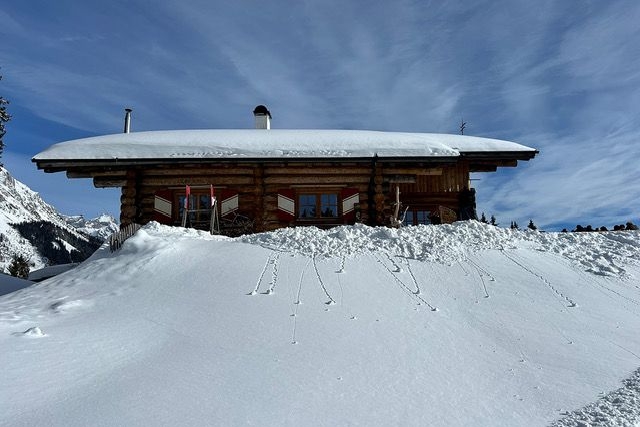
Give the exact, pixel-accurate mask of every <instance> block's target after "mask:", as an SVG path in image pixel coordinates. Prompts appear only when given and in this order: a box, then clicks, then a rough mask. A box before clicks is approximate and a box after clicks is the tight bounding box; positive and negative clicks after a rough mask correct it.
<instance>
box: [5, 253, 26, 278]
mask: <svg viewBox="0 0 640 427" xmlns="http://www.w3.org/2000/svg"><path fill="white" fill-rule="evenodd" d="M9 274H10V275H12V276H13V277H19V278H21V279H26V278H27V277H29V261H28V260H27V259H26V258H25V257H24V256H22V255H14V256H13V259H12V260H11V264H9Z"/></svg>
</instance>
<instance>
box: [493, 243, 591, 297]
mask: <svg viewBox="0 0 640 427" xmlns="http://www.w3.org/2000/svg"><path fill="white" fill-rule="evenodd" d="M500 253H501V254H502V255H504V256H505V257H506V258H507V259H508V260H510V261H511V262H513V263H514V264H515V265H517V266H518V267H520V268H522V269H523V270H524V271H526V272H527V273H530V274H532V275H534V276H536V277H537V278H538V279H540V280H541V281H542V282H543V283H544V284H545V285H547V287H548V288H549V289H551V291H553V292H554V293H555V294H556V295H558V297H560V298H561V299H563V300H565V301H566V302H567V303H568V304H569V305H568V307H577V306H578V304H577V303H576V302H575V301H573V300H572V299H571V298H569V297H568V296H566V295H565V294H563V293H562V292H560V291H559V290H558V289H557V288H556V287H555V286H553V284H552V283H551V282H550V281H549V280H547V278H545V277H544V276H542V275H540V274H538V273H536V272H535V271H533V270H532V269H530V268H529V267H527V266H525V265H524V264H523V263H522V262H520V261H518V260H517V259H516V255H515V254H507V252H506V251H500Z"/></svg>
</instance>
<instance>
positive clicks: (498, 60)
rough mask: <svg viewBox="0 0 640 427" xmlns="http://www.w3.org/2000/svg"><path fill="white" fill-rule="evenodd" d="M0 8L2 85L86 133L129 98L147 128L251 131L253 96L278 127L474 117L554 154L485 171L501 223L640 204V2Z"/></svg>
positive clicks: (434, 122) (415, 127) (580, 218)
mask: <svg viewBox="0 0 640 427" xmlns="http://www.w3.org/2000/svg"><path fill="white" fill-rule="evenodd" d="M0 19H1V20H2V22H3V31H5V34H6V40H5V43H4V46H3V64H2V66H3V68H2V70H1V72H2V73H3V75H4V77H5V78H4V79H3V81H2V86H0V87H1V88H2V90H3V95H4V96H7V97H10V98H11V101H12V104H13V105H14V106H16V107H19V108H24V109H28V110H30V112H31V114H33V115H34V116H38V117H42V118H45V119H47V120H49V121H52V122H56V123H59V124H61V125H64V126H70V127H73V128H77V129H82V130H84V131H86V132H87V134H91V133H108V132H119V131H120V129H121V123H122V109H123V108H124V107H133V108H134V122H133V128H134V130H146V129H169V128H203V127H217V128H224V127H229V128H243V127H250V126H251V125H252V122H251V120H252V117H251V109H252V108H253V107H254V106H255V105H256V104H258V103H264V104H266V105H268V106H269V108H270V109H271V111H272V113H273V114H274V127H289V128H365V129H380V130H398V131H423V132H453V133H455V132H457V127H458V124H459V121H460V119H461V118H463V117H464V119H465V121H466V122H467V132H468V133H470V134H475V135H479V136H489V137H496V138H502V139H508V140H515V141H517V142H521V143H523V144H525V145H529V146H532V147H536V148H538V149H540V151H541V154H540V156H539V157H537V158H536V159H534V160H532V161H531V162H529V163H524V164H521V165H520V166H519V167H518V168H516V169H515V170H501V171H499V172H498V173H495V174H482V175H481V178H482V180H481V181H478V182H477V187H478V194H479V203H480V206H479V208H480V209H481V210H485V211H486V212H487V213H489V212H491V213H493V214H495V215H496V216H497V217H498V218H499V219H501V221H502V222H506V223H508V221H510V220H512V219H513V220H517V221H518V222H519V223H522V222H524V221H526V220H528V218H530V217H531V218H533V219H534V220H535V221H536V222H537V223H538V224H539V225H542V226H545V225H547V226H558V225H561V224H572V225H575V224H577V223H579V222H584V223H586V222H587V221H588V220H589V219H590V218H594V220H593V221H592V222H596V219H601V220H602V223H606V224H607V225H610V224H611V222H613V221H617V222H619V221H620V220H622V219H624V218H623V217H625V216H632V215H636V216H637V215H638V210H639V209H640V206H639V205H638V202H637V200H639V199H638V196H640V194H638V191H639V190H638V186H637V185H634V183H635V182H639V181H638V178H640V176H638V168H637V167H636V166H635V165H634V162H633V159H634V158H638V156H639V155H640V152H639V151H640V148H638V147H639V144H638V143H637V141H638V140H639V139H640V114H639V113H640V111H639V110H640V107H638V106H639V105H640V27H639V26H638V25H637V22H639V21H640V4H638V3H637V2H625V1H623V2H579V1H567V2H557V1H552V0H545V1H540V2H512V1H500V2H496V1H489V0H482V1H479V2H474V3H473V4H469V3H461V2H440V1H417V0H415V1H412V0H401V1H397V2H383V1H369V2H360V1H356V2H344V1H337V0H330V1H326V2H322V3H319V2H314V1H300V2H287V3H270V4H266V3H264V2H257V1H255V2H254V1H248V2H227V3H219V2H209V1H204V0H190V1H184V2H157V3H156V4H154V6H153V7H150V6H149V4H148V3H147V2H144V1H126V2H125V1H123V0H114V1H112V2H98V1H93V0H89V1H86V2H82V3H77V2H67V1H61V2H56V4H55V5H54V4H51V3H50V2H46V1H35V2H14V3H10V4H9V5H8V6H7V7H5V8H3V11H0ZM11 126H25V127H28V126H29V125H28V124H27V123H20V122H19V121H18V120H17V119H16V120H14V122H12V123H11ZM64 126H61V128H64ZM34 131H35V130H31V132H34ZM40 132H41V134H42V135H43V137H42V138H39V139H38V141H40V142H39V144H42V141H46V140H47V138H49V140H50V141H51V142H57V140H61V139H65V135H64V134H57V133H56V134H55V135H54V134H51V133H47V129H42V130H41V131H40ZM17 133H19V134H22V135H25V134H26V132H17ZM74 137H75V135H74ZM26 144H27V145H28V142H26ZM42 148H44V147H40V146H38V147H33V151H34V154H35V152H37V151H39V150H40V149H42ZM8 150H11V147H8ZM23 151H24V150H23ZM25 167H32V165H30V164H29V165H25ZM594 225H595V224H594ZM599 225H600V224H599Z"/></svg>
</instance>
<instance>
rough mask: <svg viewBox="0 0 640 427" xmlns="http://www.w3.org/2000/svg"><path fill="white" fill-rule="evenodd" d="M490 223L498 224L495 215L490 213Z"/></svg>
mask: <svg viewBox="0 0 640 427" xmlns="http://www.w3.org/2000/svg"><path fill="white" fill-rule="evenodd" d="M491 225H495V226H498V223H497V222H496V217H495V216H493V215H491Z"/></svg>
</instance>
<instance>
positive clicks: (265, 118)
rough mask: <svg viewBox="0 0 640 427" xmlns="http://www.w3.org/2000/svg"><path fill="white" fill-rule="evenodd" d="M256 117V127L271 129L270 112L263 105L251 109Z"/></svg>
mask: <svg viewBox="0 0 640 427" xmlns="http://www.w3.org/2000/svg"><path fill="white" fill-rule="evenodd" d="M253 115H254V117H255V119H256V129H271V113H270V112H269V110H267V107H265V106H264V105H258V106H257V107H256V108H254V110H253Z"/></svg>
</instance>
